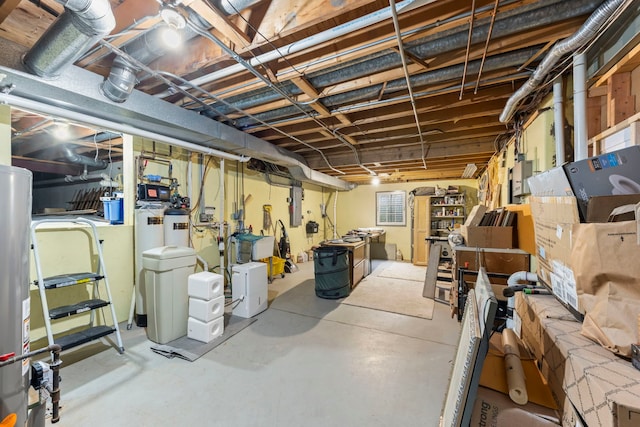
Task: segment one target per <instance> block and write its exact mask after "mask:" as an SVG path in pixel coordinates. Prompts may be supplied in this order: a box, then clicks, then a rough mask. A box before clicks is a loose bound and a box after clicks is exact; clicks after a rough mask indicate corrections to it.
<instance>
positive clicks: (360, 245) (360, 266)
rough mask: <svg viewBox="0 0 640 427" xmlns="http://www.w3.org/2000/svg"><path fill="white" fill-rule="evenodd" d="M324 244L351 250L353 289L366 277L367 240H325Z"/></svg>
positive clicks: (350, 274) (350, 278)
mask: <svg viewBox="0 0 640 427" xmlns="http://www.w3.org/2000/svg"><path fill="white" fill-rule="evenodd" d="M322 246H339V247H341V248H345V249H346V250H347V251H348V252H349V280H350V283H349V284H350V285H351V289H353V288H355V287H356V285H357V284H358V283H359V282H360V280H362V278H363V277H364V269H365V260H366V257H365V242H364V241H359V242H353V243H351V242H331V241H329V242H324V243H322Z"/></svg>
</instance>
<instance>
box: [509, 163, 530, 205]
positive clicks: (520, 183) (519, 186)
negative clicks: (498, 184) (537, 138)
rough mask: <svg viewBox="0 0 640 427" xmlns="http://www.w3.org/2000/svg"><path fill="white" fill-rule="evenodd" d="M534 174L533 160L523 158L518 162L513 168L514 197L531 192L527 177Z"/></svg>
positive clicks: (512, 190)
mask: <svg viewBox="0 0 640 427" xmlns="http://www.w3.org/2000/svg"><path fill="white" fill-rule="evenodd" d="M531 175H533V161H532V160H522V161H520V162H516V163H515V164H514V165H513V168H512V169H511V176H512V179H511V195H513V196H514V197H519V196H524V195H525V194H529V184H528V183H527V178H529V177H530V176H531Z"/></svg>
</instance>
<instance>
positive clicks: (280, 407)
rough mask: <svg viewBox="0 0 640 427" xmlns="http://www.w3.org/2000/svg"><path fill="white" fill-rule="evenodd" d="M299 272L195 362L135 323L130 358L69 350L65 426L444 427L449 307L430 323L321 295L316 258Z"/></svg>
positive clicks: (91, 349)
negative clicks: (175, 355)
mask: <svg viewBox="0 0 640 427" xmlns="http://www.w3.org/2000/svg"><path fill="white" fill-rule="evenodd" d="M389 262H391V261H382V262H376V263H374V271H373V274H376V272H377V271H380V270H381V269H383V268H384V267H385V265H386V263H389ZM299 268H300V270H299V271H297V272H295V273H291V274H287V275H286V277H285V278H284V279H280V278H278V279H276V280H274V281H273V283H271V284H270V285H269V299H270V300H271V301H270V306H269V309H268V310H266V311H265V312H263V313H261V314H260V315H258V316H257V317H258V321H256V322H255V323H253V324H252V325H251V326H249V327H248V328H246V329H244V330H242V331H241V332H239V333H238V334H237V335H235V336H233V337H231V338H230V339H229V340H227V341H226V342H225V343H223V344H222V345H220V346H218V347H216V348H215V349H213V350H212V351H210V352H209V353H207V354H205V355H204V356H203V357H201V358H200V359H198V360H197V361H195V362H187V361H184V360H181V359H167V358H165V357H163V356H160V355H157V354H155V353H153V352H152V351H151V350H150V347H151V345H153V343H152V342H151V341H149V340H147V338H146V335H145V330H144V329H143V328H137V327H135V326H134V327H133V329H132V330H130V331H127V330H123V339H124V344H125V348H126V351H125V353H124V354H123V355H119V354H118V353H117V352H116V351H115V349H114V348H112V347H109V346H107V345H105V344H104V343H94V344H91V345H88V346H86V347H83V348H80V349H77V350H75V351H72V352H68V353H67V354H64V355H63V362H64V365H63V368H62V370H61V375H62V383H61V390H62V394H61V396H62V398H61V406H62V408H61V412H60V414H61V419H60V422H59V423H58V424H57V425H59V426H62V427H64V426H74V427H76V426H91V427H100V426H160V425H162V426H167V425H175V426H239V427H244V426H251V427H253V426H269V427H271V426H273V427H276V426H277V427H281V426H282V427H286V426H322V427H326V426H367V427H372V426H385V427H386V426H407V427H409V426H437V425H438V418H439V415H440V410H441V407H442V403H443V401H444V395H445V393H446V387H447V384H448V376H449V373H450V368H451V363H452V359H453V356H454V352H455V346H456V344H457V340H458V330H459V329H458V322H457V321H456V320H454V319H451V317H450V315H449V308H448V307H447V306H445V305H443V304H438V303H436V305H435V312H434V316H433V319H432V320H426V319H420V318H416V317H410V316H404V315H399V314H393V313H388V312H383V311H377V310H371V309H366V308H361V307H354V306H349V305H345V304H340V303H339V301H332V300H325V299H321V298H317V297H316V296H315V294H314V284H313V263H310V262H308V263H303V264H299ZM123 329H124V328H123ZM48 423H49V421H47V424H48Z"/></svg>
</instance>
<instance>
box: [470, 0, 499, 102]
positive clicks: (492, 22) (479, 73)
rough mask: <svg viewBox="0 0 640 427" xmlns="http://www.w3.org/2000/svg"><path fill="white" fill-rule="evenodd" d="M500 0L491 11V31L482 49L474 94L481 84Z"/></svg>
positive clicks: (497, 0)
mask: <svg viewBox="0 0 640 427" xmlns="http://www.w3.org/2000/svg"><path fill="white" fill-rule="evenodd" d="M499 3H500V0H496V2H495V4H494V5H493V12H491V23H490V24H489V31H488V32H487V41H486V42H485V43H484V50H483V51H482V61H480V69H479V70H478V80H476V87H475V88H474V89H473V94H474V95H475V94H476V93H478V86H480V76H481V75H482V69H483V68H484V60H485V59H486V58H487V50H488V49H489V40H490V39H491V33H492V32H493V24H494V23H495V22H496V15H497V14H498V4H499Z"/></svg>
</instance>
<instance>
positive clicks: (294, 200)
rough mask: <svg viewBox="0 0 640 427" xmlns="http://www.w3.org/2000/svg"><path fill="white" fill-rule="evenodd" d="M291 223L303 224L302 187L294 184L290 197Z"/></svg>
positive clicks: (293, 225) (295, 225)
mask: <svg viewBox="0 0 640 427" xmlns="http://www.w3.org/2000/svg"><path fill="white" fill-rule="evenodd" d="M289 217H290V220H289V225H291V227H299V226H301V225H302V187H296V186H292V187H291V191H290V197H289Z"/></svg>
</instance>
